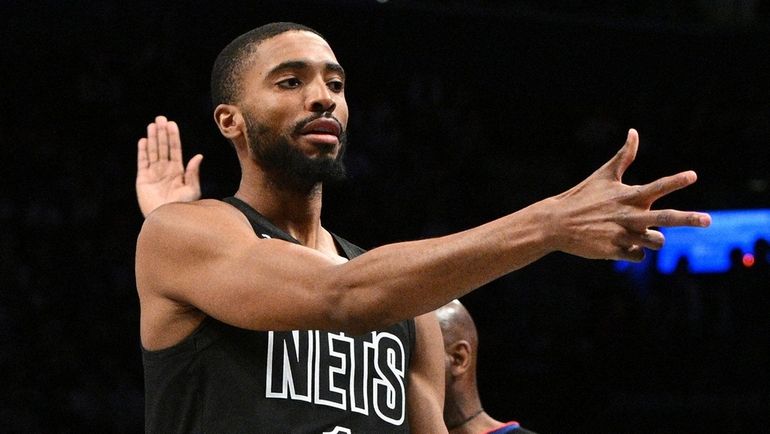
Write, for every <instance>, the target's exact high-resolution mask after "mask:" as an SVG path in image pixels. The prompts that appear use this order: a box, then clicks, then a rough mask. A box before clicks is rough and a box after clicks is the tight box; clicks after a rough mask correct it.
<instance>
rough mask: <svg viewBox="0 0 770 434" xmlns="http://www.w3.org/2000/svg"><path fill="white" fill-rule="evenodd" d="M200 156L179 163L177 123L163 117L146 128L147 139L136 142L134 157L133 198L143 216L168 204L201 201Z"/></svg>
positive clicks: (201, 156) (180, 160)
mask: <svg viewBox="0 0 770 434" xmlns="http://www.w3.org/2000/svg"><path fill="white" fill-rule="evenodd" d="M202 160H203V155H201V154H198V155H196V156H194V157H193V158H192V159H190V162H189V163H187V169H185V167H184V164H183V163H182V141H181V140H180V138H179V127H178V126H177V124H176V122H173V121H168V120H167V119H166V118H165V117H164V116H158V117H156V118H155V122H153V123H151V124H149V125H147V137H142V138H141V139H139V143H138V144H137V156H136V165H137V167H136V198H137V200H138V201H139V208H140V209H141V210H142V215H144V216H145V217H147V215H148V214H150V212H152V211H153V210H155V208H157V207H159V206H161V205H164V204H166V203H170V202H189V201H193V200H197V199H200V197H201V187H200V165H201V161H202Z"/></svg>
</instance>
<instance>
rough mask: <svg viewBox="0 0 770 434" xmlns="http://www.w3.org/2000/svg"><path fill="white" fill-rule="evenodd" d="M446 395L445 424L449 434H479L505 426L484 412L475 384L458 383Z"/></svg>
mask: <svg viewBox="0 0 770 434" xmlns="http://www.w3.org/2000/svg"><path fill="white" fill-rule="evenodd" d="M446 393H447V397H446V400H445V404H444V405H445V408H444V422H445V423H446V426H447V429H448V430H449V434H479V433H482V432H485V431H489V430H491V429H493V428H497V427H499V426H501V425H503V423H502V422H499V421H497V420H495V419H493V418H492V417H490V416H489V415H488V414H487V413H486V412H484V410H483V408H482V407H481V400H480V399H479V394H478V391H477V389H476V385H475V384H466V383H464V382H463V381H458V382H455V383H454V384H452V385H451V386H450V387H449V388H448V389H447V391H446Z"/></svg>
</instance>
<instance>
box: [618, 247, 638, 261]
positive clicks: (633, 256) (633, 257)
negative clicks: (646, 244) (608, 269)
mask: <svg viewBox="0 0 770 434" xmlns="http://www.w3.org/2000/svg"><path fill="white" fill-rule="evenodd" d="M618 257H619V258H620V259H623V260H625V261H631V262H642V261H643V260H644V249H643V248H642V247H641V246H637V245H633V246H631V247H621V248H620V249H619V252H618Z"/></svg>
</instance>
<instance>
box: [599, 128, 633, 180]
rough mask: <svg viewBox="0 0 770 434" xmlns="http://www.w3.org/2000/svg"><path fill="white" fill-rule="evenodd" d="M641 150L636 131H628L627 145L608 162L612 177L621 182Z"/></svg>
mask: <svg viewBox="0 0 770 434" xmlns="http://www.w3.org/2000/svg"><path fill="white" fill-rule="evenodd" d="M637 149H639V134H638V133H637V132H636V130H635V129H633V128H632V129H630V130H628V136H627V137H626V143H624V144H623V147H622V148H620V150H619V151H618V153H617V154H615V156H614V157H612V159H610V161H608V162H607V165H606V167H607V169H609V171H610V174H611V176H612V177H613V178H614V179H615V180H617V181H620V180H621V179H622V178H623V174H624V173H626V169H628V166H630V165H631V163H633V162H634V159H635V158H636V151H637Z"/></svg>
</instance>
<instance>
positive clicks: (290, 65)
mask: <svg viewBox="0 0 770 434" xmlns="http://www.w3.org/2000/svg"><path fill="white" fill-rule="evenodd" d="M308 68H310V63H308V62H306V61H304V60H288V61H286V62H281V63H279V64H278V65H276V66H275V67H273V68H272V69H271V70H270V71H269V72H268V73H267V76H268V77H272V76H274V75H276V74H280V73H281V72H284V71H290V70H298V69H308ZM324 69H325V70H326V71H327V72H336V73H337V74H340V75H341V76H342V78H345V70H344V69H343V68H342V66H341V65H339V64H337V63H334V62H326V63H325V64H324Z"/></svg>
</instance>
